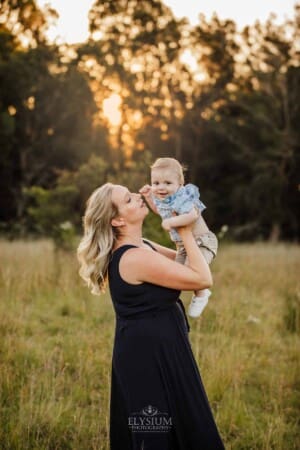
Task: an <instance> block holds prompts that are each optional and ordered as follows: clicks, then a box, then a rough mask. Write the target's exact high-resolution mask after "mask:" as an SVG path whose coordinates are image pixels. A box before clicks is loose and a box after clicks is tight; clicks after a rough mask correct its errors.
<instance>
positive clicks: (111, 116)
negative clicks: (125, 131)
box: [102, 94, 122, 127]
mask: <svg viewBox="0 0 300 450" xmlns="http://www.w3.org/2000/svg"><path fill="white" fill-rule="evenodd" d="M121 103H122V99H121V97H120V96H119V95H118V94H111V95H110V96H109V97H108V98H106V99H105V100H103V104H102V108H103V114H104V117H105V118H106V119H107V120H108V121H109V123H110V124H111V125H113V126H115V127H118V126H119V125H120V124H121V122H122V114H121V111H120V106H121Z"/></svg>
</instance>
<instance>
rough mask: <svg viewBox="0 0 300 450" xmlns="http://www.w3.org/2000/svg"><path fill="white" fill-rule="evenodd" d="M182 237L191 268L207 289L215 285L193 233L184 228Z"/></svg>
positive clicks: (181, 231) (181, 233)
mask: <svg viewBox="0 0 300 450" xmlns="http://www.w3.org/2000/svg"><path fill="white" fill-rule="evenodd" d="M180 237H181V239H182V241H183V245H184V247H185V250H186V253H187V257H188V265H189V267H190V268H191V269H192V270H194V271H195V272H197V273H198V274H199V276H200V277H201V280H202V281H203V283H204V284H205V287H210V286H211V285H212V283H213V281H212V275H211V271H210V268H209V265H208V264H207V262H206V261H205V258H204V256H203V255H202V253H201V251H200V250H199V247H198V245H197V243H196V241H195V238H194V236H193V234H192V232H191V231H190V230H186V229H185V228H182V229H181V230H180Z"/></svg>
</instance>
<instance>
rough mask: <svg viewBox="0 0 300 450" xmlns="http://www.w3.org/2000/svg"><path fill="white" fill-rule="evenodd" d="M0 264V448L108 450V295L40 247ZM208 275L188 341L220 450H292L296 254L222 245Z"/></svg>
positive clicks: (18, 245) (299, 385)
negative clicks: (203, 304) (209, 286)
mask: <svg viewBox="0 0 300 450" xmlns="http://www.w3.org/2000/svg"><path fill="white" fill-rule="evenodd" d="M0 253H1V269H0V299H1V300H0V314H1V320H0V340H1V341H0V397H1V410H0V443H1V445H0V448H1V449H3V450H27V449H28V450H29V449H30V450H33V449H34V450H41V449H45V450H46V449H47V450H50V449H72V450H86V449H89V450H90V449H91V450H92V449H97V450H107V449H108V448H109V447H108V426H109V423H108V408H109V390H110V361H111V353H112V343H113V333H114V313H113V309H112V306H111V302H110V299H109V296H108V295H106V296H104V297H103V298H99V297H94V296H92V295H90V294H89V293H88V291H87V289H86V288H85V287H83V286H82V283H81V281H80V280H79V278H78V276H77V263H76V258H75V255H72V254H68V253H62V252H57V251H56V250H55V249H54V247H53V245H52V243H51V242H50V241H38V242H5V241H1V242H0ZM212 270H213V273H214V280H215V282H214V288H213V295H212V297H211V300H210V302H209V306H208V307H207V308H206V310H205V312H204V314H203V316H201V318H199V319H196V320H195V319H194V320H193V319H190V323H191V332H190V339H191V342H192V347H193V349H194V353H195V356H196V359H197V361H198V364H199V367H200V370H201V374H202V378H203V381H204V384H205V386H206V389H207V393H208V396H209V399H210V402H211V405H212V407H213V410H214V414H215V418H216V421H217V423H218V426H219V429H220V431H221V434H222V436H223V438H224V441H225V443H226V448H227V449H232V450H246V449H249V450H250V449H252V450H254V449H261V450H269V449H274V450H275V449H276V450H291V449H298V448H300V439H299V431H298V427H299V423H298V422H297V421H298V420H299V410H300V377H299V343H300V279H299V274H300V249H299V247H297V246H287V245H277V246H270V245H263V244H255V245H226V246H223V247H221V249H220V252H219V256H218V258H217V259H216V261H215V263H214V264H213V266H212ZM189 297H190V294H188V293H186V294H185V295H184V296H183V300H184V302H185V304H188V302H189ZM187 450H188V449H187Z"/></svg>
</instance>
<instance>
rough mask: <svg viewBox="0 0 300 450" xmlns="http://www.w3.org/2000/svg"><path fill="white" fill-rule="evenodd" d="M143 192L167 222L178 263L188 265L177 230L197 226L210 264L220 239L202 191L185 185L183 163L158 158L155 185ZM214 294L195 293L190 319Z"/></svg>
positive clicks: (196, 232) (196, 233)
mask: <svg viewBox="0 0 300 450" xmlns="http://www.w3.org/2000/svg"><path fill="white" fill-rule="evenodd" d="M140 193H141V194H142V195H143V196H144V198H145V199H146V201H147V203H148V205H149V207H150V208H151V209H152V210H153V211H154V212H155V213H156V214H159V215H160V216H161V218H162V219H163V221H162V227H163V228H164V229H165V230H167V231H169V233H170V238H171V240H172V241H173V242H174V243H175V245H176V249H177V254H176V261H177V262H179V263H181V264H184V263H185V262H186V256H187V255H186V251H185V248H184V245H183V242H182V241H181V239H180V236H179V234H178V233H177V231H176V230H175V229H174V228H176V227H180V226H184V225H188V224H192V223H194V225H193V228H192V232H193V235H194V237H195V240H196V242H197V244H198V246H199V248H200V250H201V252H202V254H203V256H204V258H205V260H206V262H207V263H208V264H210V263H211V261H212V260H213V258H214V257H215V256H216V254H217V248H218V240H217V237H216V236H215V234H214V233H212V232H211V231H209V229H208V227H207V225H206V223H205V221H204V219H203V217H202V214H201V213H202V211H203V210H204V209H205V205H204V204H203V203H202V202H201V201H200V199H199V190H198V188H197V187H196V186H194V185H193V184H187V185H185V186H184V175H183V167H182V166H181V164H180V163H179V162H178V161H177V160H176V159H174V158H158V159H157V160H156V161H155V163H154V164H153V165H152V166H151V186H150V185H145V186H143V187H142V188H141V189H140ZM174 213H175V214H174ZM210 295H211V292H210V290H209V289H203V290H199V291H195V294H194V295H193V297H192V300H191V303H190V305H189V308H188V314H189V316H191V317H198V316H200V314H201V313H202V311H203V310H204V308H205V306H206V305H207V302H208V298H209V296H210Z"/></svg>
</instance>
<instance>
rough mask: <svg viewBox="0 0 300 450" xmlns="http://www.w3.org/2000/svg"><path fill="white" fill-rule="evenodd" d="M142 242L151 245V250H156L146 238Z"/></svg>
mask: <svg viewBox="0 0 300 450" xmlns="http://www.w3.org/2000/svg"><path fill="white" fill-rule="evenodd" d="M143 242H144V243H145V244H147V245H148V246H149V247H151V248H152V250H154V251H155V252H157V250H156V248H155V247H153V245H152V244H151V242H149V241H148V239H143Z"/></svg>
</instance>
